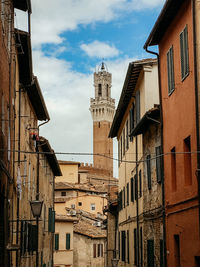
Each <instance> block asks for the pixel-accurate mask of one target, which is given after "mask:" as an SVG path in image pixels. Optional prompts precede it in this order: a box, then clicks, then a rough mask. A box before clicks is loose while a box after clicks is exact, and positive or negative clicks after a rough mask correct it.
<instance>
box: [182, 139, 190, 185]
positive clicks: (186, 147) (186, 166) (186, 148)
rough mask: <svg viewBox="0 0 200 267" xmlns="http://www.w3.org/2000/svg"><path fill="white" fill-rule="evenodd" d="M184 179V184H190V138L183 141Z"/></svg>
mask: <svg viewBox="0 0 200 267" xmlns="http://www.w3.org/2000/svg"><path fill="white" fill-rule="evenodd" d="M184 177H185V184H186V185H191V184H192V157H191V141H190V136H188V137H187V138H185V139H184Z"/></svg>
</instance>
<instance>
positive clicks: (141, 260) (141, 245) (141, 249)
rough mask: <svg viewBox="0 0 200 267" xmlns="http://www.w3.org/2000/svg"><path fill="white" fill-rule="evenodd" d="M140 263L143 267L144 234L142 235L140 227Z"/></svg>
mask: <svg viewBox="0 0 200 267" xmlns="http://www.w3.org/2000/svg"><path fill="white" fill-rule="evenodd" d="M140 262H141V266H143V234H142V227H140Z"/></svg>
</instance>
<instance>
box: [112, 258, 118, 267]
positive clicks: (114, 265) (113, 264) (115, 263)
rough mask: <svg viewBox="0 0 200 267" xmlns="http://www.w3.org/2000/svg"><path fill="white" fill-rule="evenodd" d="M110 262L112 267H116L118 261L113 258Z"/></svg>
mask: <svg viewBox="0 0 200 267" xmlns="http://www.w3.org/2000/svg"><path fill="white" fill-rule="evenodd" d="M111 262H112V267H117V266H118V262H119V260H118V259H116V258H114V259H112V260H111Z"/></svg>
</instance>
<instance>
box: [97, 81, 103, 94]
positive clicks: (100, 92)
mask: <svg viewBox="0 0 200 267" xmlns="http://www.w3.org/2000/svg"><path fill="white" fill-rule="evenodd" d="M98 96H102V87H101V83H99V85H98Z"/></svg>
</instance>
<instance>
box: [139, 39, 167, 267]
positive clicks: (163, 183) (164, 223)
mask: <svg viewBox="0 0 200 267" xmlns="http://www.w3.org/2000/svg"><path fill="white" fill-rule="evenodd" d="M144 49H145V50H146V52H147V53H150V54H152V55H155V56H156V57H157V60H158V87H159V99H160V128H161V155H163V150H164V149H163V107H162V90H161V75H160V57H159V54H158V53H156V52H154V51H150V50H148V44H146V45H145V46H144ZM163 163H164V158H163V157H162V166H164V164H163ZM162 174H163V179H162V208H163V213H162V218H163V267H166V266H167V253H166V221H165V218H166V214H165V179H164V169H163V173H162Z"/></svg>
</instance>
